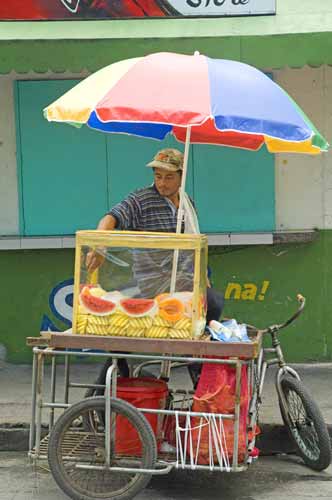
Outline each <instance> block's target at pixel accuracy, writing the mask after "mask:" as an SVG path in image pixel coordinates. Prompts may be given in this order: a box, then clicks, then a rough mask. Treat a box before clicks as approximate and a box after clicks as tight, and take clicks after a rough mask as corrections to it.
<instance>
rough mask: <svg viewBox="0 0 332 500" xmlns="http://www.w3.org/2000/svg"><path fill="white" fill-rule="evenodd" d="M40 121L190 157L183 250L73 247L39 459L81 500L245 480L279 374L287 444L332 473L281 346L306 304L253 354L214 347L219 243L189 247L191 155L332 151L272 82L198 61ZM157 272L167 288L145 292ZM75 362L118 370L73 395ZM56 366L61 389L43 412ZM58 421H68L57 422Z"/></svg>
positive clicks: (35, 409) (153, 241) (111, 78)
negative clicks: (91, 359)
mask: <svg viewBox="0 0 332 500" xmlns="http://www.w3.org/2000/svg"><path fill="white" fill-rule="evenodd" d="M174 75H176V78H174ZM248 95H250V99H248ZM44 113H45V117H46V118H47V119H48V120H50V121H57V122H66V123H70V124H74V125H77V126H82V125H83V124H87V125H88V126H89V127H90V128H93V129H96V130H100V131H104V132H108V133H125V134H131V135H136V136H141V137H147V138H153V139H159V140H162V139H164V138H165V137H166V136H167V135H168V134H173V135H174V137H175V138H176V139H177V140H178V141H181V142H184V143H185V149H184V162H183V174H182V181H181V187H180V202H179V209H178V214H177V227H176V234H175V233H162V234H161V233H160V234H156V233H154V234H153V233H145V234H143V233H138V232H136V233H135V234H134V235H133V234H129V233H126V232H122V234H118V233H117V232H106V231H105V232H83V233H79V234H78V235H77V240H76V241H77V246H76V260H75V284H74V288H75V289H74V316H73V330H72V331H71V332H67V333H45V334H42V335H41V336H40V337H38V338H30V339H28V345H30V346H34V349H33V352H34V357H33V359H34V361H33V391H32V400H33V404H32V423H31V430H30V452H29V454H30V456H31V458H32V459H34V460H39V459H48V462H49V466H50V469H51V472H52V474H53V476H54V478H55V480H56V482H57V483H58V485H59V486H60V488H61V489H62V490H63V491H64V492H65V493H66V494H67V495H68V496H69V497H70V498H73V499H76V500H95V499H98V498H99V499H100V498H104V499H114V500H126V499H127V500H128V499H130V498H133V497H134V496H135V495H136V494H137V493H139V492H140V491H141V490H142V489H143V488H144V487H145V486H146V485H147V483H148V481H149V479H150V478H151V476H152V475H157V474H166V473H168V472H170V471H171V470H172V469H173V468H178V469H191V470H210V471H220V472H240V471H243V470H245V469H247V467H248V466H249V465H250V463H251V462H252V461H253V459H254V458H255V457H256V456H257V453H258V452H257V449H256V447H255V441H256V435H257V434H258V432H259V428H258V426H257V416H258V409H259V405H260V401H261V395H262V391H263V384H264V378H265V373H266V369H267V367H268V366H270V365H274V364H277V365H278V366H279V370H278V372H277V378H276V389H277V393H278V398H279V403H280V409H281V415H282V418H283V420H284V423H285V425H286V426H287V427H288V430H289V433H290V437H291V439H292V440H293V442H294V444H295V446H296V449H297V451H298V453H299V455H300V456H301V457H302V458H303V459H304V461H305V463H306V464H307V465H309V466H310V467H312V468H313V469H316V470H322V469H324V468H326V467H327V466H328V465H329V463H330V460H331V448H330V442H329V438H328V433H327V429H326V426H325V424H324V421H323V418H322V416H321V414H320V411H319V409H318V408H317V406H316V405H315V403H314V402H313V401H312V399H311V397H310V396H309V394H308V393H307V391H306V390H305V388H304V387H303V386H302V384H301V381H300V380H299V376H298V374H297V373H296V372H295V371H294V370H293V369H291V368H290V367H288V366H287V365H286V363H285V360H284V358H283V353H282V350H281V346H280V342H279V340H278V332H279V330H280V329H282V328H284V327H285V326H287V325H288V324H290V323H291V322H292V321H293V320H294V319H296V317H297V316H298V315H299V314H300V313H301V312H302V310H303V308H304V303H305V301H304V299H303V297H299V302H300V305H299V309H298V311H297V312H296V313H295V314H294V315H293V316H292V318H290V319H289V320H288V321H286V322H285V323H283V324H281V325H273V326H271V327H268V328H266V329H265V330H258V329H256V328H250V327H248V326H247V330H248V334H249V339H248V340H246V341H241V342H219V341H215V342H212V341H211V340H210V337H209V336H206V335H205V314H206V300H205V297H206V264H207V239H206V237H204V236H201V235H199V234H195V235H187V234H180V233H181V228H182V223H183V212H184V198H185V196H184V192H185V182H186V172H187V166H188V157H189V145H190V143H204V144H218V145H224V146H231V147H240V148H245V149H249V150H252V151H256V150H258V149H259V148H260V147H261V146H263V145H266V147H267V149H268V150H269V151H270V152H272V153H278V152H298V153H311V154H319V153H320V152H322V151H324V150H327V148H328V145H327V143H326V141H325V139H324V138H323V137H321V136H320V134H319V133H318V131H317V130H316V129H315V128H314V127H313V126H312V124H311V122H310V121H309V120H308V119H307V118H306V116H305V115H304V113H302V111H301V110H299V109H298V108H297V107H296V106H294V102H293V101H292V100H291V99H290V98H289V97H288V96H287V94H286V93H285V92H284V91H283V90H282V89H280V88H279V87H278V86H277V85H276V84H275V83H274V82H272V81H271V80H270V79H269V78H268V77H267V76H266V75H264V74H263V73H261V72H259V71H258V70H256V69H255V68H252V67H250V66H248V65H245V64H242V63H239V62H235V61H226V60H217V59H211V58H207V57H205V56H201V55H200V54H199V53H195V55H194V56H187V55H183V54H170V53H161V54H151V55H148V56H146V57H141V58H135V59H130V60H126V61H119V62H117V63H115V64H113V65H110V66H108V67H106V68H103V69H102V70H100V71H99V72H97V73H95V74H94V75H91V76H90V77H88V78H87V79H85V80H84V81H82V82H80V83H79V84H78V85H77V86H76V87H75V88H73V89H71V90H70V91H69V92H68V93H66V94H65V95H64V96H62V97H60V98H59V99H58V100H57V101H55V102H54V103H53V104H51V105H50V106H48V107H47V108H45V110H44ZM97 233H98V234H97ZM105 248H106V251H105ZM109 248H111V251H109V250H108V249H109ZM128 249H129V250H130V251H128ZM89 251H93V252H97V253H99V254H101V255H102V256H103V258H105V265H103V266H102V269H103V270H104V276H101V274H100V270H99V275H98V277H96V276H93V275H89V273H88V271H87V269H86V268H85V267H84V263H85V262H86V256H87V253H88V252H89ZM139 259H141V262H143V265H142V264H140V261H139ZM151 263H152V265H151ZM146 269H149V270H150V271H151V270H157V272H156V273H155V275H153V273H151V272H149V273H148V274H149V279H147V275H146V272H145V271H146ZM131 270H134V272H133V273H132V272H131ZM179 273H180V274H179ZM151 277H152V279H151ZM133 278H134V279H133ZM160 285H161V286H160ZM264 334H270V335H271V339H272V347H271V348H264V347H263V346H262V339H263V336H264ZM90 350H92V351H93V352H90ZM73 356H75V357H80V356H97V357H99V358H106V359H108V360H109V359H110V358H111V359H112V362H109V363H108V365H109V366H108V368H107V371H106V376H105V380H104V381H101V380H99V381H98V382H99V383H98V384H82V382H81V381H78V382H73V381H72V380H71V377H70V359H71V358H72V357H73ZM48 358H50V359H51V367H52V380H51V389H50V394H49V395H48V396H46V394H45V391H44V387H43V370H44V363H45V360H46V359H48ZM59 358H62V359H64V362H65V384H64V385H65V387H64V396H63V400H62V401H60V400H59V399H58V398H56V397H55V394H56V380H57V360H58V359H59ZM124 359H126V360H129V361H131V362H132V363H133V365H132V366H133V371H134V373H135V374H137V375H139V373H140V364H139V362H140V363H143V364H145V365H146V364H149V363H156V362H157V363H160V364H161V366H162V368H161V376H160V378H159V379H157V380H155V379H153V378H152V377H147V378H146V377H140V376H137V378H136V380H135V377H129V378H128V379H124V378H123V377H118V372H119V367H120V364H121V363H120V362H121V360H124ZM137 363H138V365H137ZM179 363H180V364H185V365H188V364H189V365H190V364H200V365H202V371H201V375H200V379H199V382H198V384H197V387H192V389H191V390H190V389H182V388H181V387H180V389H179V390H178V389H175V390H174V389H173V388H170V387H169V385H168V384H167V381H168V380H167V379H168V375H169V372H170V371H172V367H174V366H175V364H179ZM83 385H84V386H85V387H86V388H87V389H88V390H89V394H94V395H93V396H92V397H86V398H84V399H83V400H81V401H78V402H75V403H73V404H72V402H71V399H70V396H71V394H72V393H73V392H74V389H75V388H78V387H80V388H81V387H82V386H83ZM97 391H98V393H100V394H101V395H100V396H96V394H97ZM137 392H138V394H137ZM143 395H144V397H143ZM129 401H130V402H129ZM133 403H134V404H133ZM299 409H300V411H299ZM45 410H48V411H49V418H48V428H47V429H44V427H43V425H42V423H43V411H45ZM58 410H64V411H63V413H62V414H61V415H60V416H59V415H58V414H57V417H58V418H55V412H56V411H58Z"/></svg>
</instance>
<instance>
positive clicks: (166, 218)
mask: <svg viewBox="0 0 332 500" xmlns="http://www.w3.org/2000/svg"><path fill="white" fill-rule="evenodd" d="M109 215H113V217H114V218H115V219H116V220H117V226H116V228H117V229H123V230H126V231H157V232H158V231H160V232H167V233H174V232H175V231H176V215H177V210H176V208H175V206H174V205H173V203H172V202H171V201H170V200H168V199H167V198H165V197H164V196H161V195H160V194H159V192H158V191H157V189H156V187H155V186H154V185H153V186H149V187H146V188H143V189H139V190H137V191H134V192H133V193H130V194H129V195H128V196H127V198H126V199H124V200H123V201H121V202H120V203H118V204H117V205H115V206H114V207H113V208H112V209H111V211H110V212H109Z"/></svg>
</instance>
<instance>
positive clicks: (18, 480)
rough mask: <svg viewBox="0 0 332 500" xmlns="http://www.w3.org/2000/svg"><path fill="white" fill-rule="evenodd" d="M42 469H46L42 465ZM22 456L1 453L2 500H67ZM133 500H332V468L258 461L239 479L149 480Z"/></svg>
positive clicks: (282, 459)
mask: <svg viewBox="0 0 332 500" xmlns="http://www.w3.org/2000/svg"><path fill="white" fill-rule="evenodd" d="M45 465H46V464H45ZM66 498H68V497H66V496H65V495H64V493H62V492H61V491H60V490H59V489H58V487H57V485H56V484H55V482H54V480H53V478H52V476H51V475H50V474H49V472H48V471H47V470H46V469H42V468H39V467H33V466H31V465H30V464H29V461H28V458H27V456H26V453H15V452H12V453H0V500H65V499H66ZM136 499H137V500H223V499H225V500H286V499H287V500H290V499H292V500H309V499H319V500H332V467H330V468H329V469H328V470H327V471H324V472H320V473H316V472H314V471H311V470H310V469H308V468H306V467H305V466H303V465H301V464H300V462H299V460H298V459H297V458H296V457H294V456H278V457H277V456H275V457H262V458H260V459H259V460H258V461H257V462H256V463H255V464H254V465H252V466H251V467H250V469H249V470H248V471H246V472H240V473H238V474H227V473H222V474H221V473H206V472H203V473H202V472H197V471H190V472H187V471H186V472H184V471H175V472H172V473H170V474H168V475H167V476H159V477H155V478H154V479H152V481H151V482H150V484H149V486H148V487H147V489H146V490H144V491H142V492H141V493H140V494H139V495H138V496H136Z"/></svg>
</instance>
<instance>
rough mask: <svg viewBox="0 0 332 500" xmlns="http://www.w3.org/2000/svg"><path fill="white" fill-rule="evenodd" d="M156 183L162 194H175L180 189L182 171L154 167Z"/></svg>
mask: <svg viewBox="0 0 332 500" xmlns="http://www.w3.org/2000/svg"><path fill="white" fill-rule="evenodd" d="M154 183H155V186H156V188H157V190H158V192H159V194H161V196H167V197H169V196H174V195H175V194H176V193H177V192H178V191H179V189H180V184H181V174H180V172H169V171H168V170H164V169H163V168H155V169H154Z"/></svg>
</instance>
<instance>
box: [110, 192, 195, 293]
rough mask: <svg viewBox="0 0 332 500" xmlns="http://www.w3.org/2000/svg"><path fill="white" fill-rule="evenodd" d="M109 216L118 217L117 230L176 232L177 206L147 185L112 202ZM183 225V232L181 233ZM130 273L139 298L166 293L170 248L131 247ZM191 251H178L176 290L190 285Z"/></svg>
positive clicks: (171, 261) (170, 262)
mask: <svg viewBox="0 0 332 500" xmlns="http://www.w3.org/2000/svg"><path fill="white" fill-rule="evenodd" d="M109 215H112V216H113V217H114V218H115V219H116V220H117V226H116V228H117V229H121V230H127V231H157V232H169V233H174V232H175V231H176V218H177V209H176V207H175V206H174V205H173V204H172V202H171V201H170V200H168V199H167V198H165V197H164V196H161V195H160V194H159V192H158V191H157V189H156V187H155V186H154V185H153V186H149V187H146V188H143V189H139V190H137V191H134V192H133V193H130V194H129V195H128V196H127V198H126V199H125V200H123V201H121V202H120V203H118V204H117V205H115V206H114V207H113V208H112V209H111V211H110V212H109ZM183 229H184V228H182V232H183ZM132 255H133V272H134V277H135V279H136V280H137V284H138V287H139V289H140V291H141V296H142V297H151V298H152V297H155V296H156V295H158V294H160V293H163V292H168V291H169V289H170V279H171V271H172V263H173V251H169V250H158V249H151V250H147V249H144V250H143V249H134V250H133V253H132ZM193 259H194V252H192V251H180V252H179V264H178V272H177V281H176V291H191V290H192V288H193Z"/></svg>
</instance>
